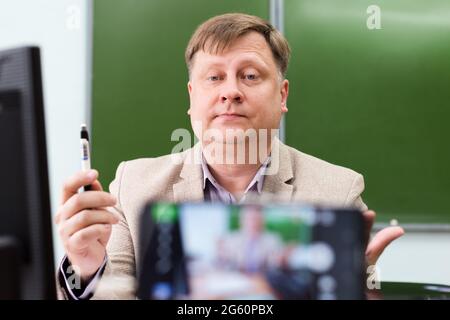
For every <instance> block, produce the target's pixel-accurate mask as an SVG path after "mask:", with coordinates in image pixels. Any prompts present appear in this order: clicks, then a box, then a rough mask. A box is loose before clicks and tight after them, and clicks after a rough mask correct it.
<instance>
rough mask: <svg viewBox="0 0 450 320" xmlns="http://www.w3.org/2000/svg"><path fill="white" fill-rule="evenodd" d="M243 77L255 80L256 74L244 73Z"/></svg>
mask: <svg viewBox="0 0 450 320" xmlns="http://www.w3.org/2000/svg"><path fill="white" fill-rule="evenodd" d="M244 78H245V79H246V80H256V79H257V78H258V77H257V76H256V74H246V75H244Z"/></svg>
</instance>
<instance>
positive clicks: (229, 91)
mask: <svg viewBox="0 0 450 320" xmlns="http://www.w3.org/2000/svg"><path fill="white" fill-rule="evenodd" d="M220 100H221V102H237V103H241V102H242V100H243V94H242V92H241V90H239V86H238V83H237V82H236V80H231V79H230V80H229V81H227V82H226V83H225V85H224V87H223V88H222V93H221V97H220Z"/></svg>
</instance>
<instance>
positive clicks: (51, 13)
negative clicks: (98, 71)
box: [0, 0, 91, 262]
mask: <svg viewBox="0 0 450 320" xmlns="http://www.w3.org/2000/svg"><path fill="white" fill-rule="evenodd" d="M89 2H90V1H89V0H0V49H6V48H10V47H16V46H21V45H38V46H40V47H41V56H42V67H43V68H42V69H43V84H44V103H45V121H46V129H47V132H46V135H47V152H48V166H49V175H50V177H49V180H50V194H51V206H52V212H53V214H55V212H56V210H57V207H58V204H59V203H58V202H59V197H60V186H61V185H62V182H63V180H64V179H65V177H68V176H70V175H71V174H73V173H74V172H75V171H77V170H79V168H80V160H79V159H80V151H79V130H80V124H81V123H84V122H88V123H89V119H88V117H89V116H90V112H89V114H88V112H87V110H90V87H91V86H90V77H91V76H90V75H91V73H90V70H91V30H90V25H91V18H90V16H89V14H90V12H91V10H90V5H91V4H90V3H89ZM54 239H55V250H56V254H55V260H56V261H55V262H58V261H59V259H60V258H61V257H62V255H63V251H62V246H61V244H60V243H59V240H58V237H57V235H56V233H55V232H54Z"/></svg>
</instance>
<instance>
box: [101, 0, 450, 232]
mask: <svg viewBox="0 0 450 320" xmlns="http://www.w3.org/2000/svg"><path fill="white" fill-rule="evenodd" d="M284 3H285V27H284V30H285V34H286V36H287V38H288V40H289V42H290V44H291V46H292V50H293V52H292V59H291V64H290V67H289V72H288V78H289V80H290V84H291V87H290V89H291V90H290V97H289V100H288V107H289V112H288V114H287V116H286V140H287V143H288V144H290V145H292V146H294V147H296V148H298V149H300V150H302V151H305V152H307V153H310V154H312V155H315V156H318V157H320V158H323V159H325V160H328V161H330V162H333V163H336V164H340V165H343V166H346V167H350V168H353V169H354V170H357V171H359V172H361V173H362V174H364V176H365V179H366V191H365V193H364V200H365V201H366V203H367V204H368V205H369V207H371V208H373V209H375V210H376V211H377V212H378V214H379V218H381V221H388V220H389V219H392V218H396V219H398V220H399V222H400V223H405V222H447V223H449V222H450V206H449V205H448V200H449V198H450V170H449V169H448V164H449V163H450V148H449V146H448V143H447V140H448V138H449V137H450V125H449V124H448V122H449V119H450V105H449V101H450V22H449V21H450V20H449V19H448V17H450V2H449V1H447V0H428V1H421V0H414V1H412V0H383V1H372V0H339V1H336V0H285V1H284ZM370 5H377V6H378V7H379V8H380V10H381V11H380V12H381V29H373V30H369V29H368V27H367V19H368V18H369V16H370V14H369V13H367V8H368V7H369V6H370ZM233 11H234V12H246V13H250V14H255V15H259V16H261V17H263V18H266V19H267V18H268V17H269V1H265V0H252V1H250V0H245V1H244V0H226V1H225V0H222V1H208V0H193V1H181V0H151V1H143V0H140V1H139V0H127V1H119V0H95V1H94V43H93V45H94V68H93V110H92V111H93V115H92V125H93V132H92V135H93V164H94V166H95V167H96V168H97V169H99V170H100V174H101V181H102V183H103V184H105V185H107V184H108V183H109V182H110V181H111V180H112V179H113V177H114V173H115V169H116V167H117V165H118V163H119V162H120V161H122V160H127V159H133V158H138V157H148V156H158V155H162V154H167V153H169V152H170V151H171V149H172V147H173V146H174V145H175V144H176V142H172V141H171V140H170V136H171V133H172V131H173V130H174V129H176V128H190V123H189V119H188V117H187V115H186V110H187V108H188V103H189V100H188V95H187V90H186V83H187V73H186V68H185V65H184V49H185V46H186V44H187V42H188V40H189V37H190V36H191V34H192V32H193V31H194V29H195V27H196V26H197V25H198V24H200V23H201V22H203V21H204V20H206V19H207V18H209V17H211V16H214V15H216V14H221V13H225V12H233Z"/></svg>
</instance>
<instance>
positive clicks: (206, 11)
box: [92, 0, 269, 186]
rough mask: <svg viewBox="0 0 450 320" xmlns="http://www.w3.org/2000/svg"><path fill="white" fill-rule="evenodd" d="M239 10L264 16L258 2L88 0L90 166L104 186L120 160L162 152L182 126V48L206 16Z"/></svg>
mask: <svg viewBox="0 0 450 320" xmlns="http://www.w3.org/2000/svg"><path fill="white" fill-rule="evenodd" d="M227 12H244V13H249V14H254V15H258V16H261V17H262V18H265V19H268V17H269V16H268V15H269V2H268V1H265V0H264V1H261V0H245V1H242V0H226V1H210V0H189V1H182V0H148V1H147V0H145V1H144V0H127V1H122V0H95V1H94V16H93V21H94V39H93V52H94V57H93V101H92V137H93V139H92V140H93V142H92V149H93V159H92V160H93V166H94V167H95V168H97V169H98V170H99V171H100V180H101V182H102V184H104V186H107V185H108V184H109V182H110V181H111V180H112V179H113V178H114V174H115V170H116V168H117V165H118V164H119V163H120V162H121V161H123V160H129V159H134V158H139V157H154V156H159V155H163V154H167V153H170V151H171V150H172V148H173V147H174V146H175V145H176V143H177V142H172V141H171V134H172V131H173V130H174V129H176V128H187V129H190V121H189V119H188V116H187V114H186V112H187V109H188V106H189V99H188V93H187V81H188V76H187V70H186V67H185V63H184V50H185V48H186V45H187V43H188V41H189V38H190V36H191V35H192V33H193V32H194V30H195V28H196V27H197V26H198V25H199V24H201V23H202V22H204V21H205V20H207V19H208V18H210V17H212V16H215V15H218V14H222V13H227Z"/></svg>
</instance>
